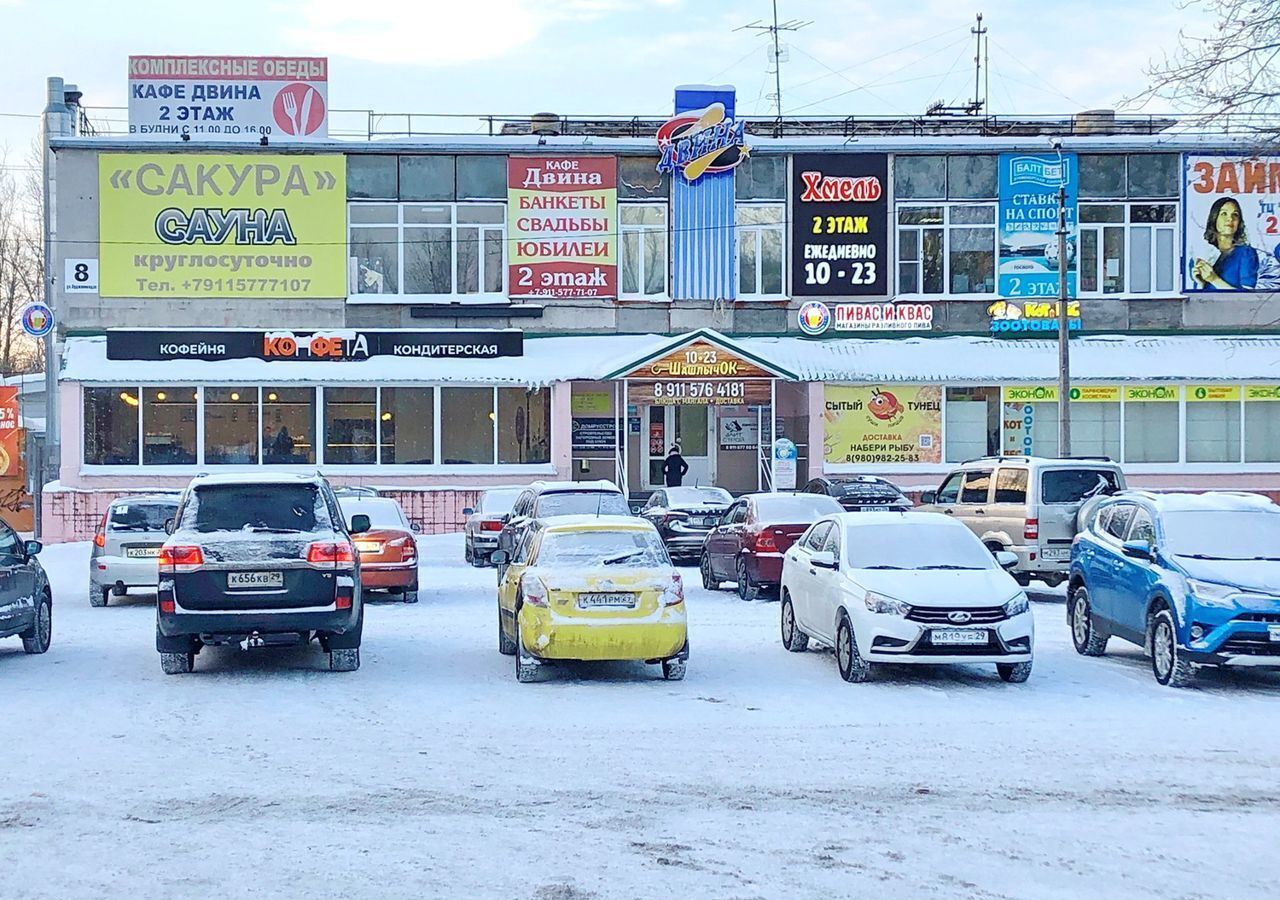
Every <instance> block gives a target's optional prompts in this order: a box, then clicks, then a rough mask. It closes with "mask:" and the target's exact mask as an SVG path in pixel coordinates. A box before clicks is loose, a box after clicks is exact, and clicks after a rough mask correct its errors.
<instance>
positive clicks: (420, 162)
mask: <svg viewBox="0 0 1280 900" xmlns="http://www.w3.org/2000/svg"><path fill="white" fill-rule="evenodd" d="M453 179H454V157H452V156H402V157H400V199H401V200H452V199H454V180H453Z"/></svg>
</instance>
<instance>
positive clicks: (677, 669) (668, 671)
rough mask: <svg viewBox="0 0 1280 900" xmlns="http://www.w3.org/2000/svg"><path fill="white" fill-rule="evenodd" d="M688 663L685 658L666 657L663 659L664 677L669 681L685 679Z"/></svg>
mask: <svg viewBox="0 0 1280 900" xmlns="http://www.w3.org/2000/svg"><path fill="white" fill-rule="evenodd" d="M687 665H688V664H687V663H686V662H685V661H684V660H683V659H664V660H663V661H662V677H663V678H665V679H666V680H667V681H684V671H685V668H686V667H687Z"/></svg>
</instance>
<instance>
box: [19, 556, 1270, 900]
mask: <svg viewBox="0 0 1280 900" xmlns="http://www.w3.org/2000/svg"><path fill="white" fill-rule="evenodd" d="M420 546H421V553H422V571H421V578H420V581H421V588H422V590H421V602H419V603H418V604H417V605H412V606H407V605H400V604H395V603H381V602H378V603H374V604H371V605H370V606H369V607H368V608H367V610H366V624H365V637H364V647H363V650H362V655H363V666H362V668H361V669H360V671H358V672H355V673H350V674H336V673H330V672H328V671H326V668H325V665H326V664H325V657H324V656H323V654H321V652H320V651H319V649H318V648H316V647H315V646H314V645H313V646H312V647H311V648H308V649H306V650H283V651H281V650H275V651H270V650H262V651H253V652H247V653H245V652H240V651H237V650H230V649H225V648H212V649H208V650H205V651H204V652H203V653H201V654H200V656H199V657H198V658H197V661H196V671H195V672H194V673H193V674H191V675H185V676H179V677H168V676H165V675H163V674H162V673H161V671H160V666H159V662H158V658H157V654H156V652H155V647H154V612H153V605H152V600H151V598H147V597H141V596H139V597H136V598H134V597H131V598H129V599H127V600H123V601H122V600H116V599H113V600H112V605H111V606H110V607H108V608H106V609H93V608H91V607H90V606H89V603H88V597H87V591H88V586H87V577H86V565H87V563H86V560H87V556H88V548H87V545H84V544H79V545H63V546H56V547H50V548H48V549H47V550H46V551H45V553H44V554H43V555H42V557H41V559H42V561H43V563H44V565H45V567H46V569H47V570H48V571H49V573H50V577H51V580H52V584H53V590H54V597H55V606H54V640H53V647H52V649H51V650H50V651H49V653H48V654H47V655H45V656H42V657H41V656H35V657H28V656H26V655H24V654H23V653H22V650H21V645H20V644H19V643H18V642H17V641H16V640H10V641H5V642H3V643H2V644H0V720H2V721H3V722H4V723H5V725H4V728H3V729H2V730H0V761H2V763H0V772H3V778H2V779H0V783H2V784H3V791H2V792H0V885H4V887H3V889H0V893H2V894H3V895H4V896H6V897H17V898H24V897H59V898H67V897H91V896H98V895H101V894H102V893H103V887H102V886H103V885H104V884H110V885H111V890H112V893H115V894H120V895H124V894H129V895H132V896H135V897H153V896H169V897H194V896H213V895H215V893H216V894H217V895H225V896H264V897H267V896H270V897H313V896H314V897H320V896H324V897H332V896H354V895H364V896H379V897H414V898H417V897H424V896H454V897H472V896H488V895H493V896H503V897H530V898H582V897H593V896H598V897H638V896H662V895H671V896H696V897H724V898H754V897H760V898H773V897H780V896H794V897H831V896H876V897H919V896H937V897H951V896H955V897H1025V896H1029V895H1033V894H1034V895H1035V896H1038V897H1062V898H1079V897H1083V896H1123V897H1160V898H1169V897H1202V896H1203V897H1211V896H1212V897H1220V896H1239V897H1244V896H1251V897H1263V896H1275V879H1274V874H1273V873H1272V872H1271V871H1270V868H1269V866H1268V865H1267V864H1266V863H1265V860H1266V859H1267V858H1269V854H1270V853H1271V852H1273V848H1274V843H1275V836H1276V835H1277V834H1280V787H1277V785H1276V783H1275V774H1274V773H1275V772H1276V771H1277V767H1278V766H1280V740H1277V738H1278V737H1280V715H1278V713H1280V677H1278V676H1276V675H1272V674H1260V673H1248V672H1243V673H1224V672H1213V671H1211V672H1205V673H1203V674H1202V676H1201V678H1200V681H1199V684H1198V686H1197V687H1195V688H1192V689H1189V690H1185V691H1175V690H1171V689H1168V688H1162V687H1160V686H1158V685H1157V684H1156V683H1155V681H1154V680H1153V678H1152V676H1151V671H1150V666H1149V664H1148V662H1147V660H1145V659H1144V658H1143V657H1142V656H1141V655H1140V653H1139V652H1138V651H1137V650H1136V648H1131V647H1128V646H1127V645H1124V644H1122V643H1119V642H1115V643H1113V649H1112V652H1111V653H1109V654H1108V656H1106V657H1104V658H1102V659H1085V658H1082V657H1078V656H1077V655H1076V654H1075V652H1074V651H1073V650H1072V648H1071V644H1070V638H1069V635H1068V632H1067V627H1066V624H1065V621H1064V618H1065V616H1064V608H1063V593H1062V590H1061V589H1059V590H1058V591H1056V592H1048V591H1042V592H1037V593H1033V599H1034V600H1035V601H1036V603H1035V604H1034V606H1035V614H1036V622H1037V629H1038V632H1037V643H1036V665H1035V671H1034V672H1033V674H1032V676H1031V679H1030V681H1029V682H1028V683H1027V684H1025V685H1007V684H1004V683H1002V682H1001V681H1000V680H999V679H998V678H997V677H996V673H995V671H994V667H981V668H980V667H959V668H953V669H901V668H900V669H892V670H886V671H883V672H878V673H877V676H876V677H875V679H874V680H873V681H872V682H871V683H868V684H864V685H848V684H844V683H843V682H841V681H840V679H839V677H838V676H837V674H836V667H835V664H834V661H833V659H832V657H831V654H830V653H828V652H823V651H817V652H809V653H807V654H804V655H792V654H789V653H787V652H786V651H785V650H783V649H782V647H781V645H780V643H779V640H778V627H777V616H778V605H777V604H776V603H774V602H762V601H757V602H752V603H743V602H742V601H739V600H738V599H737V598H736V596H735V595H733V594H731V593H729V592H727V591H726V592H722V593H712V592H707V591H704V590H702V589H701V587H700V586H698V578H697V573H696V570H694V569H686V570H684V572H685V585H686V590H687V596H688V607H689V618H690V625H689V629H690V642H691V648H692V655H691V658H690V662H689V670H688V677H687V679H686V680H685V681H683V682H664V681H662V680H661V678H660V677H659V676H658V674H657V672H656V670H655V669H654V668H653V667H648V668H646V667H645V666H642V665H630V664H627V665H603V666H593V667H586V666H582V667H577V666H575V667H571V668H568V669H556V670H552V671H550V672H548V673H547V676H546V677H545V679H544V680H543V681H542V682H541V683H538V684H531V685H521V684H517V683H516V681H515V678H514V676H513V673H512V662H511V659H510V658H508V657H504V656H500V655H499V654H498V652H497V650H496V634H495V631H496V612H495V603H494V594H493V585H494V574H493V571H492V570H479V569H472V568H470V567H468V566H466V565H464V564H463V562H462V543H461V537H460V536H459V535H445V536H440V537H428V538H423V539H421V541H420Z"/></svg>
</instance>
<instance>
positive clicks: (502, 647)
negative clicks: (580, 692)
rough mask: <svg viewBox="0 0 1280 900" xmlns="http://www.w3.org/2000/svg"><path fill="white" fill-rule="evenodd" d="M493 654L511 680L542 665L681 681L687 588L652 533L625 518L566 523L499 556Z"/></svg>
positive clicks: (553, 522) (555, 522)
mask: <svg viewBox="0 0 1280 900" xmlns="http://www.w3.org/2000/svg"><path fill="white" fill-rule="evenodd" d="M493 561H494V562H495V563H497V564H498V568H499V576H498V650H499V651H500V652H502V653H504V654H506V655H508V656H514V657H515V662H516V679H517V680H518V681H532V680H533V679H534V677H535V676H536V675H537V672H538V668H539V667H540V666H541V665H542V663H543V662H544V661H552V660H562V659H564V660H568V659H576V660H644V661H645V662H649V663H660V664H661V665H662V675H663V677H664V678H666V679H668V680H672V681H678V680H679V679H681V678H684V670H685V662H686V661H687V660H688V658H689V640H688V629H687V627H686V622H685V607H684V585H683V583H682V582H681V580H680V574H679V573H678V572H676V570H675V568H674V567H673V566H672V565H671V558H670V557H669V556H668V555H667V551H666V548H665V547H663V545H662V538H661V537H659V536H658V532H657V529H655V528H654V527H653V525H652V524H650V523H649V522H647V521H645V520H644V519H638V518H633V517H631V516H572V517H570V516H565V517H560V518H554V519H549V520H547V522H546V524H545V525H544V526H543V527H541V528H539V529H537V530H536V531H531V532H529V533H528V534H527V535H526V536H525V538H524V540H523V541H522V542H521V544H520V546H519V547H517V548H516V551H515V555H514V558H509V557H508V556H507V553H506V551H503V550H499V551H496V552H495V554H494V556H493Z"/></svg>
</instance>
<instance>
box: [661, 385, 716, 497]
mask: <svg viewBox="0 0 1280 900" xmlns="http://www.w3.org/2000/svg"><path fill="white" fill-rule="evenodd" d="M713 412H714V408H713V407H710V406H694V405H685V406H650V407H649V412H648V433H647V435H646V438H647V439H646V441H645V447H646V449H647V451H648V452H647V457H648V462H647V465H646V467H645V468H646V472H647V474H648V477H649V483H648V485H647V487H648V488H650V489H652V488H659V487H662V486H663V484H664V480H663V477H662V463H663V461H664V460H665V459H666V457H667V453H668V452H669V451H670V450H671V445H672V444H679V445H680V454H681V455H682V456H683V457H684V461H685V462H686V463H688V464H689V471H688V473H687V474H686V475H685V476H684V483H685V484H686V485H694V484H715V483H716V444H715V440H714V436H713V433H712V429H713V428H714V427H715V419H714V417H713V415H712V413H713Z"/></svg>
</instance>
